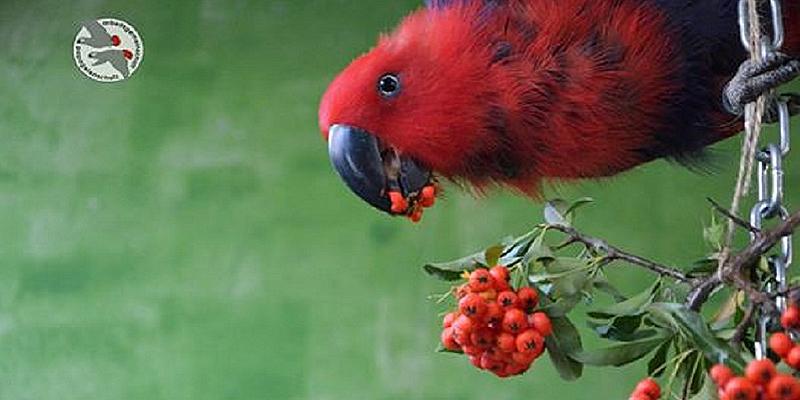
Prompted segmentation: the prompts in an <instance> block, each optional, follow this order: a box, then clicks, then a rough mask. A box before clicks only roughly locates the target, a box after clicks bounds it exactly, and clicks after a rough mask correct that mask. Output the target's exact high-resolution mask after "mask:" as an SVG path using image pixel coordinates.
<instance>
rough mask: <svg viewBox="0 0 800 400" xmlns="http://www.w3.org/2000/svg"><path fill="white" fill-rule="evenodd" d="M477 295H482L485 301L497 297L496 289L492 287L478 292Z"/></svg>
mask: <svg viewBox="0 0 800 400" xmlns="http://www.w3.org/2000/svg"><path fill="white" fill-rule="evenodd" d="M478 295H479V296H481V297H483V299H484V300H486V301H492V300H496V299H497V291H495V290H494V289H489V290H487V291H485V292H480V293H479V294H478Z"/></svg>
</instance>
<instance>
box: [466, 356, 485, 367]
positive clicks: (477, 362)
mask: <svg viewBox="0 0 800 400" xmlns="http://www.w3.org/2000/svg"><path fill="white" fill-rule="evenodd" d="M481 356H482V355H481ZM481 356H469V362H470V363H471V364H472V366H473V367H475V368H478V369H481Z"/></svg>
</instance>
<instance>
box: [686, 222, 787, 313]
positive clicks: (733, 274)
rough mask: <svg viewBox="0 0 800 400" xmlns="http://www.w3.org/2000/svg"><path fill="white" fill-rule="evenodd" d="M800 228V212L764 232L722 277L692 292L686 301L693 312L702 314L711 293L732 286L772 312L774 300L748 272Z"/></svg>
mask: <svg viewBox="0 0 800 400" xmlns="http://www.w3.org/2000/svg"><path fill="white" fill-rule="evenodd" d="M798 226H800V211H799V212H796V213H795V214H792V216H790V217H789V218H788V219H786V220H784V221H782V222H781V223H780V224H779V225H778V226H776V227H775V228H773V229H771V230H768V231H762V232H761V233H759V234H758V235H756V237H755V239H754V240H753V241H752V242H751V243H750V245H748V246H747V247H745V248H744V250H742V251H741V252H740V253H738V254H736V255H734V256H732V257H730V258H729V260H728V261H727V262H726V263H725V264H724V265H723V266H722V268H721V269H720V273H719V274H714V275H712V276H709V277H708V278H706V279H705V280H702V281H700V282H699V283H697V284H696V285H695V286H694V287H693V288H692V290H691V291H690V292H689V296H688V297H687V301H686V303H687V305H688V306H689V308H691V309H692V310H695V311H696V310H699V309H700V307H702V305H703V304H704V303H705V302H706V301H707V300H708V298H709V296H711V293H713V292H714V290H715V289H716V288H717V287H719V286H720V285H722V284H723V283H728V284H730V285H732V286H734V287H735V288H737V289H740V290H744V291H745V293H747V295H748V297H750V300H751V301H753V302H754V303H757V304H759V305H761V306H763V307H767V308H769V309H772V308H774V304H772V299H771V298H770V296H769V295H767V294H765V293H763V292H761V291H760V290H758V288H756V287H755V286H753V283H752V282H751V281H750V280H749V279H747V278H746V277H745V276H744V272H745V271H747V269H748V267H750V266H752V265H754V264H755V263H757V262H758V261H759V260H760V259H761V257H762V256H763V255H764V254H766V253H767V252H768V251H769V250H770V249H772V248H773V247H774V246H775V245H776V244H778V242H780V241H781V240H782V239H783V238H784V237H785V236H788V235H791V234H792V233H793V232H794V231H795V229H797V227H798ZM723 281H724V282H723Z"/></svg>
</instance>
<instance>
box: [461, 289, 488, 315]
mask: <svg viewBox="0 0 800 400" xmlns="http://www.w3.org/2000/svg"><path fill="white" fill-rule="evenodd" d="M458 309H459V311H461V314H464V315H466V316H467V317H469V318H472V319H475V320H479V319H481V318H483V316H484V315H486V301H485V300H484V299H483V297H481V296H478V295H477V294H474V293H470V294H468V295H466V296H464V298H463V299H461V300H459V302H458Z"/></svg>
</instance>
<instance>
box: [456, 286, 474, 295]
mask: <svg viewBox="0 0 800 400" xmlns="http://www.w3.org/2000/svg"><path fill="white" fill-rule="evenodd" d="M470 293H472V289H470V287H469V284H468V283H465V284H463V285H461V286H459V287H458V289H456V298H458V299H462V298H464V296H466V295H468V294H470Z"/></svg>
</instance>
